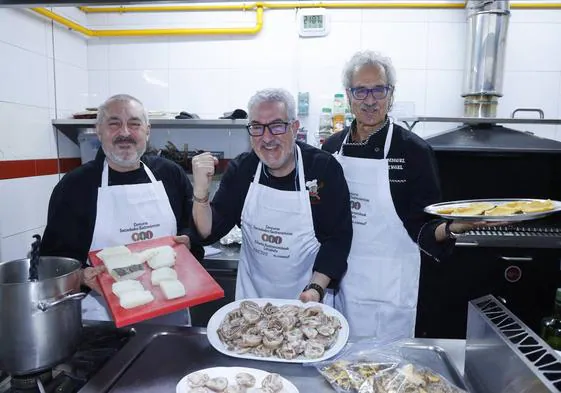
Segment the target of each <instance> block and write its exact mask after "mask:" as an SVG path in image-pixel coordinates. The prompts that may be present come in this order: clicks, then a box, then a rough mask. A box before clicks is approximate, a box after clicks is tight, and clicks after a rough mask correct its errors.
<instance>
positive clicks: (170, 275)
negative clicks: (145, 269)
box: [150, 267, 177, 285]
mask: <svg viewBox="0 0 561 393" xmlns="http://www.w3.org/2000/svg"><path fill="white" fill-rule="evenodd" d="M150 280H151V281H152V285H160V283H161V282H162V281H166V280H177V272H176V271H175V270H173V269H172V268H171V267H161V268H159V269H156V270H153V271H152V275H151V277H150Z"/></svg>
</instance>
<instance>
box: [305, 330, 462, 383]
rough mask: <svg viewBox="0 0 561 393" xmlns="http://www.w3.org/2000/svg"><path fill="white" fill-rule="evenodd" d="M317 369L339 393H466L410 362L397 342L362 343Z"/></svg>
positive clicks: (351, 346)
mask: <svg viewBox="0 0 561 393" xmlns="http://www.w3.org/2000/svg"><path fill="white" fill-rule="evenodd" d="M314 366H315V367H316V368H317V370H318V371H319V372H320V373H321V374H322V375H323V376H324V377H325V379H327V381H328V382H329V383H330V384H331V386H332V387H333V389H335V390H336V391H337V392H339V393H465V390H462V389H460V388H458V387H457V386H455V385H454V384H452V383H451V382H450V381H448V380H447V379H445V378H444V377H443V376H442V375H440V374H438V373H437V372H435V371H433V370H431V369H430V368H428V367H425V366H423V365H421V364H419V363H418V362H417V361H413V360H411V359H408V358H407V355H406V354H405V353H404V352H403V351H402V348H401V346H400V345H399V343H398V342H393V343H390V344H380V342H376V341H372V340H365V341H360V342H357V343H355V344H352V345H350V346H348V347H347V349H346V350H345V351H344V352H343V353H341V355H340V356H338V357H337V358H335V359H331V360H329V361H325V362H319V363H314Z"/></svg>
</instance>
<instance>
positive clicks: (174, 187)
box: [40, 148, 204, 266]
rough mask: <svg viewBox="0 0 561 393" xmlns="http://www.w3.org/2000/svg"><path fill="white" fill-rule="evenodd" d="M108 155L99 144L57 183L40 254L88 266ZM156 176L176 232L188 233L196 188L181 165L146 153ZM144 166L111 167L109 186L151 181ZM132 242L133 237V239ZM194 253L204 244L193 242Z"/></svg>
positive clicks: (201, 252)
mask: <svg viewBox="0 0 561 393" xmlns="http://www.w3.org/2000/svg"><path fill="white" fill-rule="evenodd" d="M104 160H105V155H104V154H103V151H102V149H101V148H100V149H99V151H98V153H97V155H96V158H95V160H93V161H90V162H87V163H85V164H83V165H81V166H80V167H78V168H76V169H74V170H72V171H70V172H68V173H67V174H66V175H64V177H63V178H62V179H61V180H60V182H59V183H58V184H57V185H56V186H55V188H54V190H53V193H52V195H51V199H50V202H49V210H48V218H47V226H46V228H45V232H44V234H43V239H42V242H41V251H40V253H41V255H50V256H61V257H69V258H74V259H77V260H79V261H81V262H82V264H83V266H86V262H87V257H88V252H89V250H90V245H91V243H92V239H93V233H94V226H95V218H96V214H97V191H98V188H99V187H100V186H101V173H102V171H103V162H104ZM142 162H144V163H145V164H146V165H147V166H148V168H150V170H151V171H152V172H153V174H154V177H155V178H156V180H161V181H162V183H163V185H164V188H165V190H166V194H167V196H168V199H169V202H170V205H171V208H172V210H173V213H174V215H175V219H176V221H177V234H178V235H189V236H190V237H191V239H192V240H193V239H194V238H195V237H194V236H193V233H194V232H195V230H194V229H191V228H190V227H189V225H190V223H191V214H192V208H193V202H192V198H193V188H192V186H191V183H190V181H189V179H188V177H187V175H186V174H185V172H184V171H183V169H181V167H180V166H179V165H177V164H175V163H174V162H171V161H169V160H167V159H165V158H161V157H157V156H150V155H146V156H144V157H142ZM148 182H150V179H149V178H148V175H147V174H146V171H145V170H144V168H142V167H141V168H138V169H136V170H134V171H130V172H117V171H114V170H112V169H111V168H109V186H116V185H128V184H141V183H148ZM131 242H132V240H131ZM191 252H192V253H193V255H194V256H195V257H196V258H197V259H199V260H201V259H202V258H203V256H204V250H203V248H202V246H201V245H197V244H193V242H192V245H191Z"/></svg>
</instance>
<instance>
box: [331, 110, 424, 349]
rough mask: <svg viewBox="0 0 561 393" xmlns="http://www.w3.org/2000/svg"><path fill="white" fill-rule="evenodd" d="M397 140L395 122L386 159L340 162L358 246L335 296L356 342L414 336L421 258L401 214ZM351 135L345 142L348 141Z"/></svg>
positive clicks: (354, 244)
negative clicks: (394, 180)
mask: <svg viewBox="0 0 561 393" xmlns="http://www.w3.org/2000/svg"><path fill="white" fill-rule="evenodd" d="M392 135H393V122H392V121H391V120H390V125H389V129H388V134H387V137H386V141H385V144H384V159H380V160H376V159H364V158H355V157H346V156H344V155H343V147H341V150H340V151H339V152H338V153H336V154H335V157H336V158H337V160H338V161H339V163H340V164H341V166H342V167H343V171H344V173H345V178H346V179H347V184H348V186H349V191H350V195H351V209H352V213H353V242H352V245H351V252H350V254H349V259H348V269H347V272H346V274H345V276H344V277H343V279H342V280H341V284H340V290H339V291H338V293H337V295H336V297H335V306H336V308H337V309H338V310H339V311H341V312H342V313H343V315H345V317H346V318H347V319H348V321H349V325H350V330H351V335H353V336H356V337H364V336H368V337H377V338H404V337H413V336H414V333H415V318H416V312H417V294H418V289H419V270H420V264H421V257H420V253H419V249H418V247H417V245H416V244H415V243H414V242H413V241H412V240H411V238H410V237H409V235H408V233H407V231H406V230H405V227H404V226H403V222H402V221H401V220H400V218H399V216H398V215H397V213H396V211H395V207H394V204H393V200H392V195H391V192H390V181H389V164H388V160H387V155H388V151H389V150H390V145H391V140H392ZM349 136H350V132H349V135H347V138H346V140H345V142H344V143H346V142H347V141H348V138H349Z"/></svg>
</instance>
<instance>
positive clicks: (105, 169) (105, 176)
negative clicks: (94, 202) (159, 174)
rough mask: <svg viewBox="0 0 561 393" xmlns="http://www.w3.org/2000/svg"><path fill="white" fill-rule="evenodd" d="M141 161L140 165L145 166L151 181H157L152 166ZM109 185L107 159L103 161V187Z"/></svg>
mask: <svg viewBox="0 0 561 393" xmlns="http://www.w3.org/2000/svg"><path fill="white" fill-rule="evenodd" d="M140 163H141V166H140V167H141V168H144V171H145V172H146V174H147V175H148V178H149V179H150V182H152V183H156V182H157V180H156V177H154V174H153V173H152V171H151V170H150V168H148V166H147V165H146V164H144V163H143V162H142V161H140ZM108 185H109V165H108V164H107V159H106V160H105V161H103V172H101V187H102V188H105V187H108Z"/></svg>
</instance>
